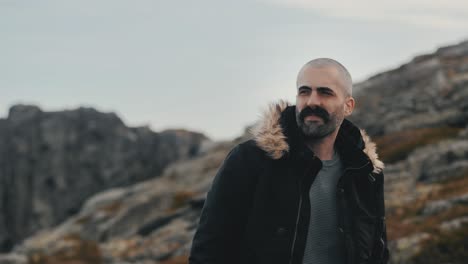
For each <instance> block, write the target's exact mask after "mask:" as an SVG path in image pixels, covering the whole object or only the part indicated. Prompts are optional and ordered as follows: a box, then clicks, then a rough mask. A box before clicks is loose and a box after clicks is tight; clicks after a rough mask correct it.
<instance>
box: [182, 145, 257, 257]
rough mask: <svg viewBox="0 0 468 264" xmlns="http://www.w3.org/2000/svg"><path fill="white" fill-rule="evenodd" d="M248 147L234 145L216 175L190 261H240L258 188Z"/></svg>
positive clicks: (202, 213) (194, 240) (193, 243)
mask: <svg viewBox="0 0 468 264" xmlns="http://www.w3.org/2000/svg"><path fill="white" fill-rule="evenodd" d="M245 148H246V146H243V145H242V144H240V145H237V146H236V147H234V148H233V149H232V150H231V151H230V152H229V154H228V155H227V157H226V158H225V160H224V161H223V163H222V165H221V167H220V168H219V170H218V172H217V174H216V176H215V177H214V180H213V182H212V185H211V187H210V189H209V191H208V193H207V196H206V200H205V203H204V205H203V208H202V211H201V216H200V220H199V223H198V227H197V230H196V232H195V235H194V238H193V241H192V247H191V251H190V256H189V264H220V263H236V264H237V263H238V260H237V258H238V256H239V249H240V244H241V241H242V238H243V234H244V229H245V225H246V221H247V217H248V212H249V210H250V207H251V201H252V196H253V192H254V187H255V177H254V176H253V171H252V169H253V167H254V165H253V164H252V163H253V162H252V160H251V158H249V157H248V156H249V155H247V151H248V149H247V151H246V149H245ZM249 154H251V153H249ZM257 166H258V164H257Z"/></svg>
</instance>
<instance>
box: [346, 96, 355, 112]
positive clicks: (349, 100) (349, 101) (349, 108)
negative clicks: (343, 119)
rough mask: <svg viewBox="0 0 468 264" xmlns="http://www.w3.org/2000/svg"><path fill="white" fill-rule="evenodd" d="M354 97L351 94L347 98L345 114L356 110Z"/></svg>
mask: <svg viewBox="0 0 468 264" xmlns="http://www.w3.org/2000/svg"><path fill="white" fill-rule="evenodd" d="M354 103H355V102H354V98H353V97H352V96H349V97H347V98H346V99H345V104H344V115H345V116H349V115H351V113H353V110H354Z"/></svg>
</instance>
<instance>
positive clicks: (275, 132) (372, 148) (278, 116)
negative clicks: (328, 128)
mask: <svg viewBox="0 0 468 264" xmlns="http://www.w3.org/2000/svg"><path fill="white" fill-rule="evenodd" d="M295 109H296V107H295V106H294V105H290V104H289V103H287V102H286V101H283V100H281V101H279V102H277V103H271V104H270V105H269V106H268V108H267V109H266V110H265V111H264V113H263V116H262V118H261V119H260V120H259V122H257V123H256V124H255V125H254V126H253V127H252V129H251V130H250V133H251V134H252V135H253V138H254V141H255V142H256V144H257V146H258V147H260V148H261V149H262V150H263V151H265V152H266V153H267V154H268V155H269V156H270V157H271V158H272V159H275V160H277V159H281V158H283V157H286V156H288V155H295V154H297V153H304V152H305V151H309V152H310V150H309V149H308V148H307V147H306V146H305V144H304V139H303V136H302V133H301V132H300V130H299V128H298V127H297V123H296V119H295ZM335 144H336V146H337V148H338V150H339V151H340V154H342V156H343V157H344V161H345V163H347V164H349V165H350V166H351V165H352V166H356V164H357V165H358V166H359V165H365V164H366V163H368V162H369V161H370V162H371V163H372V167H373V172H374V173H380V172H381V171H382V170H383V168H384V163H383V162H382V161H381V160H379V158H378V155H377V152H376V144H375V143H374V142H372V141H371V139H370V137H369V136H368V135H367V133H366V132H365V131H364V130H363V129H359V128H358V127H357V126H355V125H354V124H353V123H352V122H351V121H349V120H347V119H345V120H343V123H342V124H341V126H340V130H339V131H338V136H337V138H336V142H335Z"/></svg>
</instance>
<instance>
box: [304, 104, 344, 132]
mask: <svg viewBox="0 0 468 264" xmlns="http://www.w3.org/2000/svg"><path fill="white" fill-rule="evenodd" d="M312 114H313V115H316V116H318V117H320V118H322V120H323V125H318V124H316V123H315V122H312V123H306V122H304V119H305V117H306V116H309V115H312ZM296 122H297V126H298V127H299V129H300V130H301V132H302V134H303V135H304V137H305V138H306V139H321V138H324V137H326V136H328V135H330V134H331V133H333V132H334V131H335V129H336V127H337V124H338V122H337V118H336V116H335V115H330V114H329V113H328V112H327V111H326V110H325V109H323V108H321V107H315V108H310V107H306V108H304V109H302V111H301V112H298V111H297V108H296Z"/></svg>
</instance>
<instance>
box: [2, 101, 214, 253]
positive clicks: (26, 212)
mask: <svg viewBox="0 0 468 264" xmlns="http://www.w3.org/2000/svg"><path fill="white" fill-rule="evenodd" d="M205 141H207V138H206V137H205V136H203V135H202V134H199V133H194V132H189V131H184V130H167V131H163V132H161V133H155V132H153V131H151V130H150V129H149V128H148V127H136V128H129V127H126V126H125V124H124V123H123V122H122V121H121V120H120V119H119V118H118V117H117V116H116V115H115V114H114V113H100V112H98V111H96V110H95V109H93V108H79V109H76V110H67V111H60V112H43V111H41V109H39V108H38V107H36V106H28V105H15V106H13V107H11V108H10V111H9V115H8V117H7V118H6V119H0V211H1V212H2V214H1V215H0V250H3V251H5V250H9V249H11V247H12V246H13V245H14V244H15V243H16V242H17V241H20V240H21V239H23V238H25V237H27V236H29V235H31V234H32V233H33V232H35V231H37V230H39V229H42V228H46V227H51V226H53V225H56V224H58V223H60V222H61V221H63V220H65V219H67V218H68V217H69V216H72V215H74V214H76V213H77V212H78V211H79V210H80V207H81V206H82V204H83V202H84V201H85V200H86V199H87V198H89V197H90V196H91V195H93V194H95V193H98V192H100V191H103V190H106V189H109V188H112V187H123V186H129V185H131V184H134V183H137V182H141V181H144V180H147V179H150V178H153V177H156V176H159V175H160V174H161V172H162V171H163V169H164V168H165V167H166V166H167V165H168V164H170V163H171V162H174V161H176V160H180V159H185V158H190V157H194V156H195V155H197V153H198V150H199V149H200V147H201V145H202V143H203V142H205Z"/></svg>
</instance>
